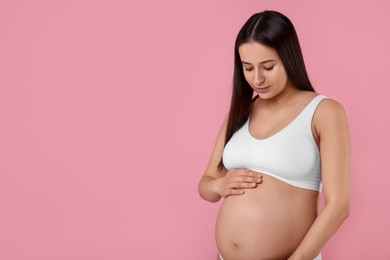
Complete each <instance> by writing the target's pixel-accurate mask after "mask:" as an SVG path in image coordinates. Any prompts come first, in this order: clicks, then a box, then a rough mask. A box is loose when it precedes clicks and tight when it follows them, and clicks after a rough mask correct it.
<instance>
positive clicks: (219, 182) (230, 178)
mask: <svg viewBox="0 0 390 260" xmlns="http://www.w3.org/2000/svg"><path fill="white" fill-rule="evenodd" d="M262 177H263V176H262V175H261V174H260V173H257V172H254V171H251V170H247V169H234V170H229V171H228V172H227V173H226V175H225V176H224V177H221V178H218V179H216V180H215V184H214V192H215V193H217V194H219V195H220V196H221V197H224V198H226V197H228V196H230V195H242V194H244V193H245V189H253V188H256V187H257V185H258V184H260V183H261V182H262Z"/></svg>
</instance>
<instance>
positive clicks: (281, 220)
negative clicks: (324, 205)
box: [216, 174, 319, 260]
mask: <svg viewBox="0 0 390 260" xmlns="http://www.w3.org/2000/svg"><path fill="white" fill-rule="evenodd" d="M318 194H319V193H318V192H317V191H313V190H308V189H301V188H297V187H294V186H291V185H289V184H287V183H285V182H282V181H280V180H277V179H275V178H273V177H271V176H269V175H266V174H263V182H262V183H261V184H259V185H258V186H257V187H256V188H254V189H246V190H245V194H243V195H237V196H229V197H227V198H225V200H224V202H223V203H222V205H221V208H220V210H219V214H218V218H217V223H216V241H217V247H218V250H219V252H220V254H221V255H222V256H223V258H224V260H233V259H234V260H241V259H242V260H265V259H273V260H278V259H283V260H286V259H287V258H288V257H289V256H290V255H291V254H292V253H293V252H294V250H295V249H296V248H297V247H298V245H299V243H300V242H301V241H302V239H303V237H304V236H305V234H306V233H307V231H308V230H309V228H310V226H311V225H312V224H313V222H314V220H315V218H316V216H317V201H318Z"/></svg>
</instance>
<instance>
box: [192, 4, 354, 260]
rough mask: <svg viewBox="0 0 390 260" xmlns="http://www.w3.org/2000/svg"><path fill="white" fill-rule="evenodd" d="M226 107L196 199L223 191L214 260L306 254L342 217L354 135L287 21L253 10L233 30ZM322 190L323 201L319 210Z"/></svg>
mask: <svg viewBox="0 0 390 260" xmlns="http://www.w3.org/2000/svg"><path fill="white" fill-rule="evenodd" d="M234 55H235V60H234V80H233V94H232V99H231V106H230V111H229V113H228V115H227V116H226V118H225V120H224V121H223V123H222V126H221V128H220V132H219V134H218V137H217V140H216V143H215V147H214V150H213V152H212V155H211V158H210V161H209V164H208V166H207V169H206V171H205V173H204V175H203V176H202V178H201V180H200V182H199V193H200V195H201V197H202V198H203V199H205V200H207V201H210V202H216V201H219V200H220V199H221V198H224V200H223V203H222V205H221V208H220V211H219V214H218V218H217V222H216V229H215V232H216V233H215V235H216V243H217V247H218V251H219V254H218V256H217V258H218V259H224V260H265V259H267V260H270V259H275V260H277V259H283V260H286V259H288V260H312V259H321V254H320V252H321V249H322V247H323V246H324V245H325V243H326V242H327V241H328V240H329V239H330V238H331V237H332V236H333V235H334V234H335V233H336V231H337V230H338V228H339V227H340V226H341V224H342V223H343V222H344V220H345V219H346V218H347V217H348V214H349V196H350V166H349V161H350V143H349V142H350V141H349V130H348V123H347V119H346V114H345V111H344V109H343V107H342V106H341V105H340V104H339V103H338V102H337V101H335V100H333V99H330V98H327V97H325V96H323V95H320V94H317V93H316V92H315V91H314V89H313V87H312V85H311V83H310V81H309V78H308V75H307V72H306V69H305V65H304V61H303V56H302V52H301V49H300V45H299V42H298V37H297V34H296V32H295V29H294V26H293V24H292V23H291V21H290V20H289V19H288V18H287V17H286V16H284V15H283V14H281V13H279V12H275V11H264V12H261V13H257V14H254V15H253V16H251V17H250V18H249V20H248V21H247V22H246V23H245V24H244V26H243V27H242V28H241V30H240V31H239V33H238V36H237V39H236V42H235V50H234ZM321 189H322V190H323V192H324V199H325V202H324V207H323V208H322V209H321V210H320V211H319V212H317V201H318V197H319V192H320V191H321Z"/></svg>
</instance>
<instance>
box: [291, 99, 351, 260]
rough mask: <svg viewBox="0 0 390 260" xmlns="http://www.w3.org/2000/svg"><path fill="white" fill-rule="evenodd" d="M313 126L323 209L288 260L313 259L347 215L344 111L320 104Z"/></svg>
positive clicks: (347, 154)
mask: <svg viewBox="0 0 390 260" xmlns="http://www.w3.org/2000/svg"><path fill="white" fill-rule="evenodd" d="M322 103H323V104H322ZM313 124H314V126H315V129H316V130H317V133H318V135H319V139H320V144H319V148H320V154H321V170H322V182H323V188H324V195H325V196H324V198H325V206H324V208H323V209H322V210H321V212H320V214H319V215H318V217H317V219H316V220H315V221H314V223H313V225H312V226H311V228H310V229H309V231H308V232H307V234H306V236H305V237H304V239H303V240H302V242H301V244H300V245H299V246H298V248H297V249H296V251H295V252H294V253H293V255H292V256H291V257H290V258H289V260H306V259H314V258H315V257H316V256H317V255H318V254H319V253H320V251H321V249H322V247H323V246H324V245H325V243H326V242H327V241H328V240H329V239H330V238H331V237H332V236H333V235H334V234H335V233H336V231H337V230H338V229H339V227H340V226H341V224H342V223H343V222H344V220H345V219H346V218H347V217H348V215H349V200H350V136H349V128H348V122H347V118H346V115H345V111H344V109H343V107H342V106H341V105H340V104H339V103H338V102H336V101H334V100H330V99H327V100H324V101H322V102H321V104H320V105H319V106H318V108H317V111H316V116H315V118H314V119H313Z"/></svg>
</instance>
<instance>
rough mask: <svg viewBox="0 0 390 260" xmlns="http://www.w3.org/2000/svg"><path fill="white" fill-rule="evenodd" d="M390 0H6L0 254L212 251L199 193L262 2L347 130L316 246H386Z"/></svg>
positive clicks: (0, 29) (357, 255)
mask: <svg viewBox="0 0 390 260" xmlns="http://www.w3.org/2000/svg"><path fill="white" fill-rule="evenodd" d="M389 7H390V6H389V4H388V1H385V0H383V1H352V0H351V1H310V0H307V1H275V0H268V1H266V0H262V1H231V0H230V1H227V0H217V1H206V0H203V1H192V2H188V1H174V0H170V1H157V0H155V1H141V0H139V1H123V0H122V1H120V0H114V1H113V0H110V1H109V0H106V1H92V0H82V1H80V0H78V1H68V0H61V1H51V0H39V1H38V0H36V1H27V0H26V1H20V0H1V1H0V259H15V260H21V259H26V260H27V259H28V260H35V259H37V260H38V259H39V260H46V259H47V260H49V259H50V260H52V259H58V260H62V259H74V260H78V259H94V260H100V259H118V260H122V259H188V260H199V259H215V256H216V252H217V251H216V247H215V242H214V223H215V218H216V214H217V211H218V208H219V204H218V203H217V204H211V203H207V202H205V201H203V200H201V199H200V197H199V195H198V192H197V184H198V181H199V179H200V177H201V175H202V174H203V172H204V169H205V167H206V165H207V162H208V159H209V156H210V154H211V149H212V147H213V145H214V140H215V137H216V134H217V132H218V129H219V126H220V124H221V122H222V120H223V117H224V115H225V114H226V113H227V110H228V104H229V100H230V94H231V80H232V65H233V43H234V39H235V36H236V34H237V32H238V30H239V28H240V27H241V26H242V25H243V23H244V22H245V21H246V19H247V18H248V17H249V16H250V15H252V14H253V13H255V12H259V11H262V10H264V9H275V10H278V11H281V12H283V13H284V14H286V15H287V16H288V17H290V19H291V20H292V22H293V23H294V24H295V26H296V29H297V32H298V35H299V37H300V41H301V45H302V49H303V53H304V57H305V61H306V65H307V69H308V72H309V75H310V78H311V80H312V82H313V84H314V86H315V88H316V89H317V91H318V92H319V93H322V94H324V95H327V96H329V97H332V98H334V99H336V100H338V101H340V102H341V103H342V104H343V105H344V107H345V109H346V110H347V113H348V116H349V122H350V128H351V135H352V150H353V157H352V176H353V179H352V205H351V216H350V218H349V219H348V220H347V222H346V223H345V225H344V226H343V227H342V228H341V229H340V231H339V232H338V233H337V235H336V236H335V237H334V238H333V239H332V240H331V241H330V242H329V243H328V244H327V246H326V247H325V248H324V249H323V256H324V258H325V259H332V260H338V259H358V260H359V259H362V260H363V259H390V242H389V241H390V240H389V231H390V224H389V223H390V207H389V205H390V203H389V202H388V201H389V198H390V189H389V188H388V187H389V185H390V175H389V169H388V160H389V147H390V142H389V138H388V134H389V132H390V123H389V111H390V105H389V101H388V99H389V94H390V90H389V71H388V70H389V65H388V63H389V60H390V52H389V46H390V35H389V29H388V25H389V24H390V18H389V17H390V16H389V9H390V8H389Z"/></svg>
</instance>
